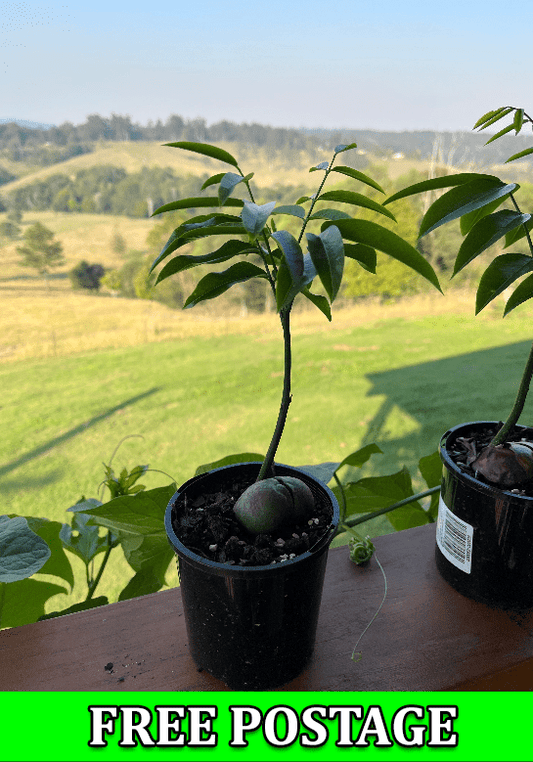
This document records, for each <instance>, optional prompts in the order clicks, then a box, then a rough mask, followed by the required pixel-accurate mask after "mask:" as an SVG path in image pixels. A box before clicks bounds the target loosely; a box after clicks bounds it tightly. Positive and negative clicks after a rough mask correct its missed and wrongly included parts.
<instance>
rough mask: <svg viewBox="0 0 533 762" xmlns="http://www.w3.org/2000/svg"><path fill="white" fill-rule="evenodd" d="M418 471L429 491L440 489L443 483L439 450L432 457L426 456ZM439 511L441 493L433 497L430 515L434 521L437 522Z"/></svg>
mask: <svg viewBox="0 0 533 762" xmlns="http://www.w3.org/2000/svg"><path fill="white" fill-rule="evenodd" d="M418 469H419V471H420V473H421V474H422V476H423V478H424V481H425V482H426V484H427V486H428V488H429V489H431V488H432V487H438V485H439V484H440V483H441V481H442V461H441V459H440V455H439V452H438V450H436V451H435V452H434V453H432V454H431V455H426V456H425V457H423V458H420V460H419V461H418ZM438 510H439V493H438V492H434V493H433V495H431V502H430V504H429V509H428V514H429V516H430V518H431V519H432V520H433V521H436V520H437V516H438Z"/></svg>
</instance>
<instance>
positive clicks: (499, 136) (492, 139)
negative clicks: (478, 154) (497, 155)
mask: <svg viewBox="0 0 533 762" xmlns="http://www.w3.org/2000/svg"><path fill="white" fill-rule="evenodd" d="M512 129H513V125H512V124H509V125H508V126H507V127H504V128H503V130H500V131H499V132H497V133H496V134H495V135H493V136H492V137H491V138H489V139H488V140H487V142H486V143H485V145H486V146H488V144H489V143H493V142H494V141H495V140H498V138H501V137H502V136H503V135H507V133H508V132H511V130H512Z"/></svg>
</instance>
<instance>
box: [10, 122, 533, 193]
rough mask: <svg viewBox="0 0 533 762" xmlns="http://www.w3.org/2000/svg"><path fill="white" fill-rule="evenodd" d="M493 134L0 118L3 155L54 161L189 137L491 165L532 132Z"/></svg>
mask: <svg viewBox="0 0 533 762" xmlns="http://www.w3.org/2000/svg"><path fill="white" fill-rule="evenodd" d="M488 137H489V136H488V135H485V134H477V133H472V132H462V131H458V132H438V131H434V130H404V131H401V132H400V131H399V132H390V131H389V132H385V131H380V130H367V129H365V130H360V129H303V128H302V129H295V128H285V127H272V126H269V125H264V124H258V123H255V122H254V123H250V124H248V123H241V124H237V123H235V122H231V121H229V120H222V121H219V122H216V123H214V124H211V125H208V124H207V122H206V120H205V119H203V118H196V119H186V118H183V117H181V116H179V115H177V114H173V115H171V116H169V117H168V119H166V120H165V121H163V120H161V119H158V120H156V121H148V123H147V124H146V125H142V124H139V123H137V122H133V121H132V119H131V117H129V116H123V115H119V114H114V113H113V114H111V116H110V117H103V116H101V115H100V114H90V115H89V116H87V118H86V120H85V122H83V123H82V124H79V125H74V124H72V123H71V122H64V123H63V124H61V125H59V126H53V127H49V128H47V129H42V128H39V127H29V126H27V125H23V124H19V123H17V122H7V123H0V159H1V158H2V156H3V157H5V158H6V159H8V160H9V161H10V162H31V163H33V164H35V165H39V166H50V165H52V164H56V163H59V162H61V161H65V160H66V159H69V158H71V157H72V156H76V155H80V154H82V153H87V152H90V151H92V150H93V149H94V146H95V144H96V143H98V142H99V141H155V142H161V143H166V142H173V141H178V140H190V141H199V142H209V143H217V142H221V141H225V142H240V143H242V144H244V145H248V146H252V147H253V146H258V147H268V148H271V149H273V150H276V151H285V150H288V151H302V150H314V149H316V148H317V146H320V147H323V148H325V149H328V150H329V149H331V148H332V147H333V146H335V145H337V144H338V143H352V142H357V143H358V145H359V147H360V148H361V149H363V150H365V151H367V152H368V153H372V154H374V155H377V156H384V155H385V156H393V155H395V154H396V155H398V154H403V155H405V156H408V157H413V158H419V159H431V158H432V157H433V158H435V159H436V160H437V161H440V162H441V163H442V162H443V163H445V164H448V165H451V166H456V167H459V166H464V165H466V164H472V165H473V166H476V167H483V166H485V167H488V166H491V165H492V164H498V163H502V162H503V161H505V158H506V157H507V156H508V145H507V141H508V140H510V139H512V140H513V141H514V142H513V146H514V147H515V149H516V150H517V151H518V150H521V147H522V144H523V147H524V148H527V147H528V145H529V142H528V141H529V139H528V137H527V136H522V135H518V136H516V135H513V136H512V138H510V137H509V136H504V137H503V138H502V140H501V141H497V142H495V143H492V144H491V145H490V146H488V147H486V148H485V147H484V144H485V142H486V140H487V138H488ZM14 171H15V170H13V169H11V170H7V169H6V168H5V167H2V166H1V164H0V185H2V184H3V183H6V182H10V181H11V180H13V179H15V176H16V175H13V172H14Z"/></svg>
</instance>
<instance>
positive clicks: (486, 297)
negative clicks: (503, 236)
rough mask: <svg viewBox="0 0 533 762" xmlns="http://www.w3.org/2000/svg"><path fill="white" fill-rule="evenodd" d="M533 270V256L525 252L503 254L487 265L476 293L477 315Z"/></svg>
mask: <svg viewBox="0 0 533 762" xmlns="http://www.w3.org/2000/svg"><path fill="white" fill-rule="evenodd" d="M532 270H533V257H530V256H526V255H525V254H501V255H500V256H499V257H496V259H495V260H493V261H492V262H491V263H490V265H489V266H488V267H487V269H486V270H485V272H484V273H483V275H482V276H481V279H480V281H479V286H478V289H477V294H476V315H477V314H478V312H481V310H482V309H483V308H484V307H486V306H487V304H489V302H491V301H492V300H493V299H495V298H496V297H497V296H498V295H499V294H501V293H502V291H505V289H506V288H508V287H509V286H510V285H511V283H514V281H515V280H516V279H517V278H520V277H521V276H522V275H526V273H530V272H531V271H532Z"/></svg>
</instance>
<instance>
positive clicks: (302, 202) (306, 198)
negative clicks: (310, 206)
mask: <svg viewBox="0 0 533 762" xmlns="http://www.w3.org/2000/svg"><path fill="white" fill-rule="evenodd" d="M312 198H313V197H312V196H300V198H299V199H298V201H297V202H296V203H297V204H305V202H306V201H311V199H312Z"/></svg>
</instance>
